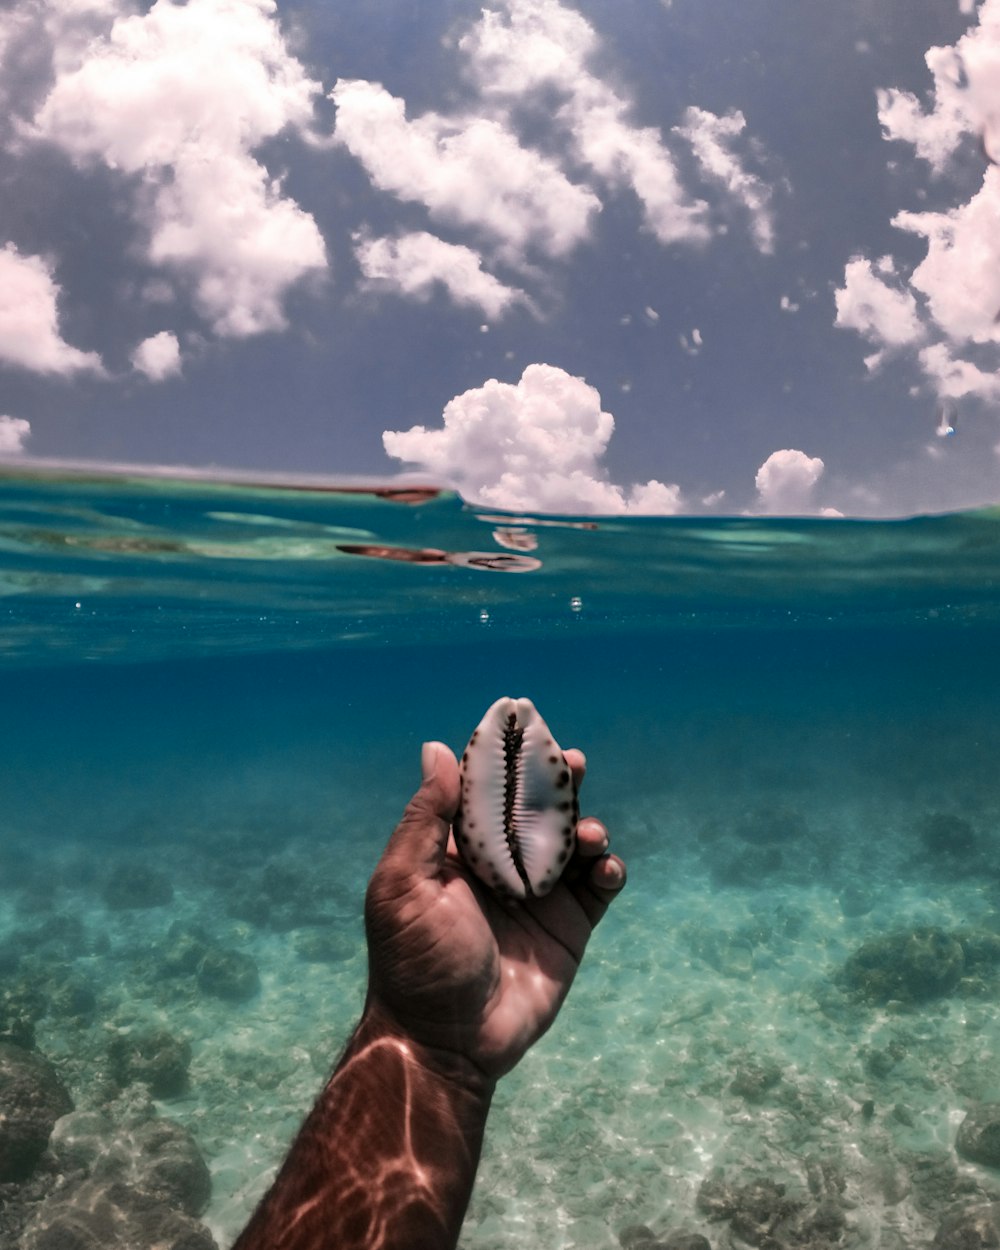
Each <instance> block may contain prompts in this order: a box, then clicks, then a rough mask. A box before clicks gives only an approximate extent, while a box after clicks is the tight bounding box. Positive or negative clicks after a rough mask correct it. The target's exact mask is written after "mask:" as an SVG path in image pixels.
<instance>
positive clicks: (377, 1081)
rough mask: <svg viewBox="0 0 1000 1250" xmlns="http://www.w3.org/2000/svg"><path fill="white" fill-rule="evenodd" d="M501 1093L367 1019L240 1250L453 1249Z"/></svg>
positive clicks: (477, 1076) (241, 1241) (453, 1062)
mask: <svg viewBox="0 0 1000 1250" xmlns="http://www.w3.org/2000/svg"><path fill="white" fill-rule="evenodd" d="M449 1065H452V1066H454V1069H455V1070H454V1074H450V1073H449V1071H448V1068H449ZM492 1089H493V1086H492V1083H491V1082H489V1081H487V1080H486V1079H485V1078H484V1077H482V1076H481V1074H478V1073H476V1072H475V1071H474V1070H471V1069H468V1068H467V1066H466V1065H465V1064H464V1062H461V1061H458V1060H457V1059H452V1058H451V1057H449V1056H437V1055H436V1056H433V1057H431V1056H428V1055H427V1054H425V1053H423V1052H422V1048H420V1047H419V1046H417V1045H416V1044H414V1043H411V1042H409V1041H407V1040H405V1039H403V1038H401V1037H399V1036H395V1035H393V1034H392V1033H391V1032H386V1031H385V1030H384V1029H383V1028H382V1027H381V1026H380V1025H379V1024H378V1023H373V1022H372V1020H371V1018H370V1017H369V1016H367V1015H366V1018H365V1020H363V1021H362V1023H361V1025H360V1026H359V1028H358V1030H357V1032H356V1033H355V1035H354V1037H353V1038H352V1039H351V1042H350V1043H349V1045H348V1048H347V1050H346V1052H345V1054H344V1057H343V1059H342V1060H341V1062H340V1064H339V1065H338V1067H337V1070H336V1072H335V1073H334V1075H333V1077H332V1078H331V1080H330V1082H329V1084H328V1085H327V1086H326V1088H325V1090H324V1091H323V1093H322V1095H321V1096H320V1099H319V1101H318V1102H317V1103H316V1106H315V1107H314V1108H313V1110H312V1112H311V1113H310V1115H309V1117H308V1119H307V1120H306V1122H305V1124H304V1126H303V1128H302V1131H301V1133H300V1134H299V1136H298V1138H297V1139H296V1142H295V1145H294V1146H293V1148H292V1151H291V1153H290V1154H289V1156H288V1158H287V1160H286V1162H285V1164H284V1166H283V1167H282V1169H281V1171H280V1172H279V1174H278V1177H277V1179H276V1180H275V1182H274V1185H273V1186H272V1188H271V1190H270V1191H269V1193H268V1194H267V1195H266V1196H265V1198H264V1200H263V1202H262V1203H261V1205H260V1206H259V1207H258V1209H257V1211H256V1213H255V1214H254V1216H253V1218H252V1219H251V1221H250V1223H249V1224H248V1225H247V1228H246V1229H245V1231H244V1232H243V1234H242V1236H241V1237H240V1238H239V1239H238V1241H237V1242H236V1244H235V1246H234V1247H233V1250H265V1248H266V1250H332V1248H333V1247H336V1248H337V1250H452V1247H454V1246H455V1244H456V1241H457V1238H458V1232H459V1229H460V1227H461V1223H462V1218H463V1216H464V1214H465V1208H466V1206H467V1204H468V1199H469V1194H470V1192H471V1190H472V1184H473V1181H474V1179H475V1173H476V1166H477V1164H478V1162H479V1152H480V1148H481V1145H482V1136H483V1129H484V1127H485V1123H486V1113H487V1110H488V1108H489V1102H490V1097H491V1095H492Z"/></svg>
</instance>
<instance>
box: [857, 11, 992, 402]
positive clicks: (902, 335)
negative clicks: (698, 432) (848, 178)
mask: <svg viewBox="0 0 1000 1250" xmlns="http://www.w3.org/2000/svg"><path fill="white" fill-rule="evenodd" d="M978 18H979V21H978V24H977V25H976V26H974V27H972V28H971V29H970V30H969V31H968V32H967V33H966V34H964V35H963V36H962V37H961V38H960V39H959V40H958V41H957V42H956V43H955V44H954V45H953V46H950V47H946V48H931V49H930V51H929V52H928V53H927V56H926V62H927V66H928V68H929V70H930V72H931V77H932V80H933V89H932V93H931V95H932V100H931V103H930V105H929V106H928V107H926V108H925V107H924V105H923V104H922V103H921V102H920V100H918V99H917V97H916V96H915V95H914V94H913V93H912V92H907V91H899V90H896V89H889V90H885V91H880V92H879V93H878V116H879V120H880V121H881V123H882V126H883V129H884V134H885V138H886V139H887V140H891V141H894V142H901V143H906V144H908V145H910V146H911V147H912V148H913V150H914V152H915V153H916V155H917V156H918V157H920V158H921V159H923V160H925V161H927V162H928V164H929V165H930V167H931V169H932V171H933V172H934V173H935V174H936V175H939V176H940V175H943V174H944V173H946V172H947V169H948V166H949V163H950V162H952V161H953V160H955V159H957V157H958V155H959V153H965V154H966V155H967V154H968V151H969V148H970V140H977V141H978V143H979V144H980V145H981V148H982V150H983V152H984V153H985V155H986V158H987V162H989V161H993V162H996V161H997V160H998V159H1000V0H983V3H982V4H981V5H980V6H979V10H978ZM892 224H893V225H894V226H896V227H897V229H899V230H903V231H906V232H907V233H909V234H913V235H917V236H919V237H921V238H922V239H924V240H925V241H926V245H927V251H926V255H925V256H924V258H923V260H921V261H920V262H919V263H918V264H917V265H916V266H915V267H914V268H913V269H912V271H911V272H910V273H909V274H908V276H906V277H905V278H904V277H901V276H900V272H899V271H900V270H901V266H900V265H899V264H898V263H896V262H894V261H893V260H892V259H891V258H883V259H882V261H880V262H879V263H878V265H876V266H875V269H874V270H873V267H872V265H871V264H870V262H868V261H867V260H865V259H864V258H863V257H854V258H853V259H852V260H851V261H850V263H849V264H848V265H847V268H846V271H845V275H844V276H845V283H844V287H843V288H842V289H841V290H840V291H838V292H837V295H836V300H837V324H838V325H841V326H846V327H849V328H852V329H855V330H858V331H859V332H860V333H861V334H863V335H864V336H865V337H866V338H868V339H869V340H870V341H872V342H874V343H876V344H877V345H878V346H879V348H880V349H882V350H880V351H879V352H877V353H876V354H875V355H874V356H872V357H869V359H868V363H869V365H872V364H877V363H879V362H880V361H881V359H882V354H883V350H891V349H896V348H900V347H910V348H911V349H913V350H914V351H915V359H916V361H917V363H918V365H919V366H920V368H921V369H922V371H923V373H924V375H925V377H926V378H927V379H928V381H929V382H930V384H931V385H932V387H933V388H934V390H935V391H936V393H937V394H938V395H939V396H940V397H941V398H945V399H961V398H962V397H964V396H975V397H978V398H980V399H995V398H996V397H997V394H998V389H1000V320H998V314H1000V168H998V167H997V165H996V164H989V163H987V166H986V168H985V171H984V173H983V180H982V185H981V186H980V187H979V189H978V190H977V191H976V192H975V194H973V195H972V197H971V198H970V199H969V200H968V201H966V202H964V203H958V204H955V205H954V206H953V207H951V208H946V209H942V210H939V211H931V212H927V211H923V212H913V211H904V212H899V213H897V214H896V215H895V216H894V217H893V219H892ZM876 270H877V271H878V272H876ZM887 279H888V280H891V282H892V285H890V284H889V281H887Z"/></svg>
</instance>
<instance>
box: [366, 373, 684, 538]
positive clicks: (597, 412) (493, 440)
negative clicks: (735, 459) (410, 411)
mask: <svg viewBox="0 0 1000 1250" xmlns="http://www.w3.org/2000/svg"><path fill="white" fill-rule="evenodd" d="M614 425H615V421H614V417H613V416H612V415H611V413H609V412H604V411H603V410H602V408H601V397H600V395H599V394H598V392H597V391H596V390H595V389H594V387H592V386H589V385H588V384H587V383H586V382H585V381H584V380H583V379H582V378H577V377H573V376H572V375H571V374H568V373H566V372H565V371H564V370H562V369H558V368H555V367H554V366H552V365H543V364H535V365H529V366H528V367H527V368H526V369H525V371H524V373H523V374H522V376H521V380H520V381H519V382H517V383H516V384H511V383H508V382H498V381H497V380H496V379H495V378H491V379H490V380H489V381H488V382H486V383H484V384H483V386H481V387H476V388H475V389H473V390H469V391H465V392H464V393H463V394H461V395H458V396H456V397H455V398H454V399H453V400H451V402H450V403H449V404H448V405H447V406H446V408H445V410H444V424H443V427H442V428H441V429H436V430H431V429H427V428H426V427H425V426H422V425H415V426H413V427H412V428H411V429H409V430H397V431H393V430H387V431H386V432H385V433H384V434H383V435H382V443H383V445H384V447H385V450H386V452H387V453H388V455H390V456H391V457H393V459H396V460H402V461H405V462H406V463H408V464H412V465H415V466H417V467H419V468H420V469H422V470H423V471H425V472H427V473H429V474H431V475H433V476H437V477H441V478H444V479H447V480H449V481H451V482H453V483H454V484H455V485H456V487H457V488H458V489H459V490H460V491H461V493H462V494H463V495H464V496H465V497H466V498H467V499H469V500H470V501H473V502H476V503H479V504H485V505H488V506H490V507H495V508H505V509H508V510H511V511H521V510H530V511H539V512H564V513H621V512H632V513H655V514H660V515H663V514H669V513H674V512H677V511H679V510H680V507H681V493H680V489H679V488H678V487H677V486H674V485H668V484H666V483H663V482H659V481H656V480H651V481H649V482H645V483H643V484H641V485H635V486H631V487H628V488H626V487H622V486H616V485H614V484H613V483H611V482H608V481H607V480H606V477H605V476H604V475H603V474H602V473H601V467H600V460H601V457H602V456H603V455H604V453H605V451H606V450H607V446H608V442H609V441H610V438H611V435H612V432H613V431H614Z"/></svg>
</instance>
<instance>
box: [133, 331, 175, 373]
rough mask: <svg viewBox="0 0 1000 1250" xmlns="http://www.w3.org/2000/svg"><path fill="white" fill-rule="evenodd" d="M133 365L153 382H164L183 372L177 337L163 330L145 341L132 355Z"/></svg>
mask: <svg viewBox="0 0 1000 1250" xmlns="http://www.w3.org/2000/svg"><path fill="white" fill-rule="evenodd" d="M132 364H133V365H134V366H135V368H136V369H137V370H138V371H139V372H140V373H144V374H145V375H146V377H147V378H149V380H150V381H151V382H162V381H163V379H164V378H169V377H172V376H173V375H174V374H177V373H180V371H181V348H180V344H179V343H178V342H177V336H176V335H175V334H171V333H170V331H169V330H161V331H160V332H159V334H153V335H151V336H150V337H149V338H148V339H143V340H142V342H141V343H140V344H139V346H138V347H137V348H136V349H135V351H134V352H133V353H132Z"/></svg>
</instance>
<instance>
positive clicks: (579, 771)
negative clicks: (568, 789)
mask: <svg viewBox="0 0 1000 1250" xmlns="http://www.w3.org/2000/svg"><path fill="white" fill-rule="evenodd" d="M563 759H564V760H565V761H566V763H567V764H568V765H569V768H570V772H571V773H572V774H573V784H574V785H575V786H576V788H577V789H578V790H579V789H580V787H581V786H582V785H583V775H584V773H585V772H586V771H587V757H586V756H585V755H584V753H583V752H582V751H581V750H579V749H578V748H577V747H567V749H566V750H565V751H563Z"/></svg>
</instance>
